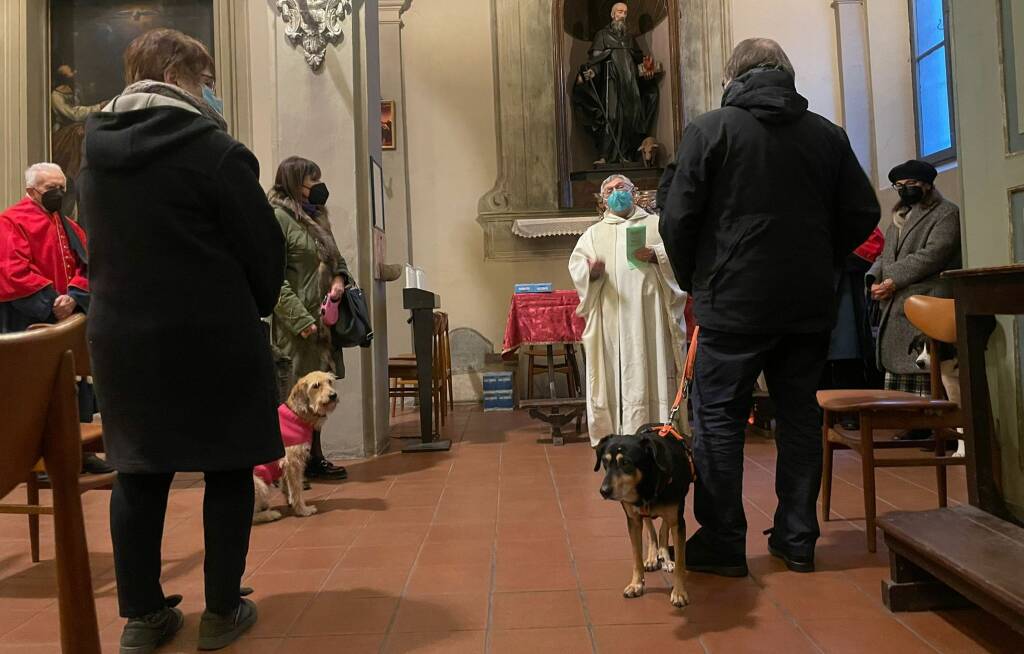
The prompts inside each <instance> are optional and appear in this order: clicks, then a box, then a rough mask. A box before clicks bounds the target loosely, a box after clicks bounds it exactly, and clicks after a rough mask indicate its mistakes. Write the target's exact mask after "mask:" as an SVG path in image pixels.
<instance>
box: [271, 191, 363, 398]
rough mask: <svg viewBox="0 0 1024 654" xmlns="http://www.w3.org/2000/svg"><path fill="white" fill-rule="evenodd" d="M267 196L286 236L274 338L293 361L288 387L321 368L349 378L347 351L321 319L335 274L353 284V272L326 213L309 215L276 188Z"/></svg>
mask: <svg viewBox="0 0 1024 654" xmlns="http://www.w3.org/2000/svg"><path fill="white" fill-rule="evenodd" d="M268 197H269V199H270V204H271V206H273V207H274V215H275V216H276V217H277V222H278V223H279V224H280V225H281V231H282V232H283V233H284V238H285V249H286V255H285V273H284V284H282V286H281V295H280V297H278V300H277V306H275V307H274V314H273V316H272V317H271V337H272V339H273V345H274V349H275V355H276V356H278V357H281V358H284V359H287V360H288V361H289V363H290V366H289V368H290V372H291V378H290V380H288V383H287V386H288V387H290V386H291V385H292V384H294V383H295V381H296V380H298V379H299V378H300V377H302V376H303V375H306V374H308V373H310V372H313V371H316V370H321V371H326V372H333V373H334V374H335V375H337V376H338V377H339V378H341V377H344V376H345V362H344V360H343V358H342V350H341V348H340V347H337V346H335V345H334V344H333V343H332V342H331V334H330V330H329V329H327V328H326V327H324V325H323V322H322V321H321V319H320V304H321V303H322V302H323V299H324V296H325V295H327V293H328V291H330V289H331V282H332V280H333V279H334V277H335V276H338V275H340V276H341V277H342V278H343V279H344V280H345V285H346V286H350V285H352V276H351V275H350V274H349V271H348V265H347V264H346V263H345V258H344V257H342V256H341V254H340V253H339V252H338V248H337V245H336V244H335V242H334V238H333V236H332V235H331V228H330V222H329V221H328V219H327V212H326V211H325V210H323V209H320V210H319V211H317V214H316V215H315V216H312V217H310V216H308V215H307V214H306V213H305V212H304V211H303V210H302V209H301V208H298V207H295V206H294V203H293V202H292V201H291V200H290V199H289V198H287V197H285V196H283V195H281V194H280V193H278V192H276V191H275V190H271V191H270V193H269V194H268ZM297 214H298V215H297ZM313 324H315V325H316V327H317V331H316V333H315V334H313V335H311V336H309V337H308V338H303V337H302V336H301V335H300V334H301V333H302V331H303V330H304V329H306V328H307V327H309V326H310V325H313Z"/></svg>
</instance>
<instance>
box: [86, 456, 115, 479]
mask: <svg viewBox="0 0 1024 654" xmlns="http://www.w3.org/2000/svg"><path fill="white" fill-rule="evenodd" d="M112 472H114V466H112V465H110V464H109V463H107V462H106V461H104V460H103V459H101V458H99V457H98V456H96V455H95V454H91V453H88V452H83V453H82V473H83V474H90V475H109V474H110V473H112Z"/></svg>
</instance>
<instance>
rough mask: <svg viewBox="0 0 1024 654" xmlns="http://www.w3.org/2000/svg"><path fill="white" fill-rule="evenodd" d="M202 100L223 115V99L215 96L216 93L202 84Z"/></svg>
mask: <svg viewBox="0 0 1024 654" xmlns="http://www.w3.org/2000/svg"><path fill="white" fill-rule="evenodd" d="M203 100H204V101H206V104H208V105H210V108H211V109H213V110H214V111H216V112H217V113H219V114H220V115H221V116H223V115H224V101H223V100H221V99H220V98H218V97H217V94H216V93H214V92H213V89H211V88H210V87H209V86H206V85H205V84H204V85H203Z"/></svg>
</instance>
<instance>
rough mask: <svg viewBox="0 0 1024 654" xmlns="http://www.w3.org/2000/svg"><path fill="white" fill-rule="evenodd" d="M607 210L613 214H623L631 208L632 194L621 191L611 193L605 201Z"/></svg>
mask: <svg viewBox="0 0 1024 654" xmlns="http://www.w3.org/2000/svg"><path fill="white" fill-rule="evenodd" d="M605 202H606V203H607V205H608V208H609V209H611V210H612V211H613V212H615V213H625V212H627V211H629V209H630V208H631V207H632V206H633V194H632V193H630V192H629V191H624V190H622V189H619V190H616V191H612V193H611V195H609V196H608V199H607V200H605Z"/></svg>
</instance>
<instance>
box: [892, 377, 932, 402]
mask: <svg viewBox="0 0 1024 654" xmlns="http://www.w3.org/2000/svg"><path fill="white" fill-rule="evenodd" d="M885 390H887V391H903V392H904V393H914V394H915V395H921V396H923V397H931V394H932V384H931V377H930V376H929V375H927V374H924V375H918V374H909V375H897V374H893V373H891V372H887V373H885Z"/></svg>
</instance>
